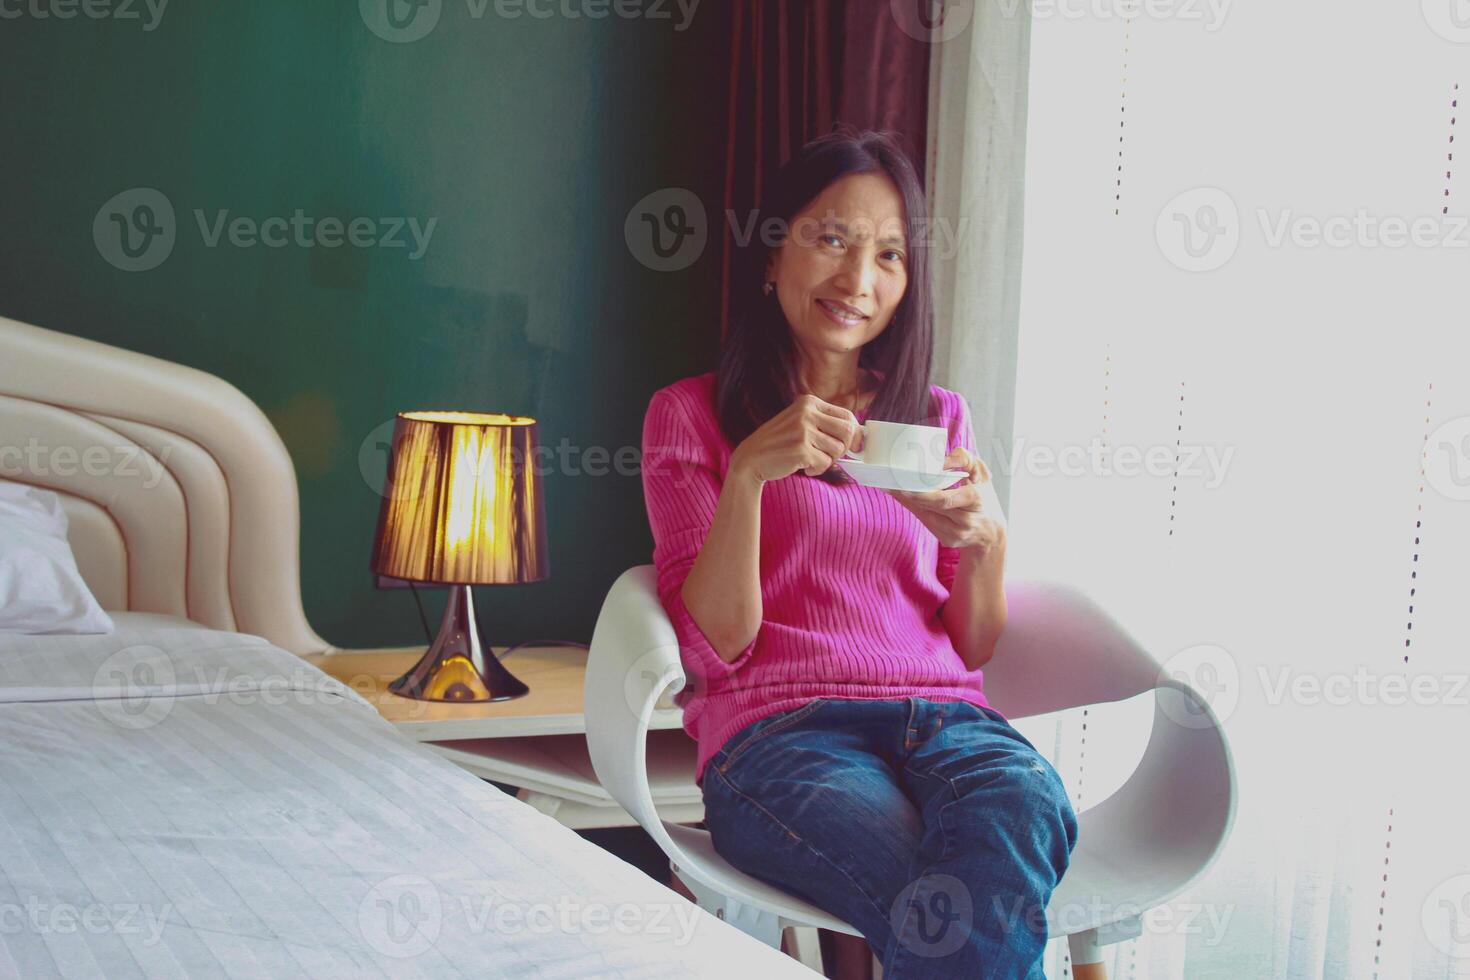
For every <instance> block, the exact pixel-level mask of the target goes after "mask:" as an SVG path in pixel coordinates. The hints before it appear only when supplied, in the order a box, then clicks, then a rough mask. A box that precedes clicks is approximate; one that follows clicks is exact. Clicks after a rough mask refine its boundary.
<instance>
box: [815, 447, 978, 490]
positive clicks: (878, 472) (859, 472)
mask: <svg viewBox="0 0 1470 980" xmlns="http://www.w3.org/2000/svg"><path fill="white" fill-rule="evenodd" d="M837 462H838V463H839V464H840V465H841V466H842V468H843V469H844V470H846V471H847V473H848V474H849V475H850V476H851V477H852V478H853V479H854V480H856V481H857V482H858V483H861V484H862V485H863V486H865V487H873V488H874V489H875V490H909V491H912V492H914V493H928V492H930V491H932V490H945V489H948V488H949V487H952V486H954V485H955V484H956V483H958V482H959V481H960V480H962V479H964V478H965V477H967V476H969V474H968V473H966V472H965V471H964V470H943V471H941V472H939V473H925V472H924V471H923V470H905V469H899V468H897V467H894V466H884V465H882V464H879V463H864V462H863V461H862V460H858V459H852V458H850V457H847V456H841V457H839V458H838V460H837Z"/></svg>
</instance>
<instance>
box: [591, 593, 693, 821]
mask: <svg viewBox="0 0 1470 980" xmlns="http://www.w3.org/2000/svg"><path fill="white" fill-rule="evenodd" d="M590 647H591V648H590V649H589V651H588V654H587V679H586V682H585V687H584V689H583V698H582V699H583V710H584V712H585V714H586V717H587V751H588V754H589V755H590V756H591V759H592V768H593V770H594V771H595V772H596V773H597V779H598V781H599V782H601V783H602V785H603V788H605V789H606V790H607V791H608V793H609V794H610V795H611V796H612V798H613V799H615V800H617V801H618V804H619V805H620V806H622V807H623V809H625V810H627V811H628V812H629V813H630V814H631V815H632V816H633V819H635V820H637V821H638V823H639V824H640V825H642V826H643V827H644V829H646V830H648V831H649V832H650V833H654V828H658V829H659V831H660V832H661V831H662V826H663V825H662V823H661V821H660V820H659V817H658V813H657V811H656V810H655V809H654V805H653V794H652V791H651V790H650V788H649V785H648V767H647V756H646V752H647V743H648V738H647V736H648V725H649V721H650V719H651V718H652V716H653V711H654V708H655V707H656V705H657V702H658V699H659V697H660V695H662V694H663V692H664V691H665V690H670V691H679V690H681V689H682V688H683V686H684V667H683V664H682V663H681V662H680V660H679V639H678V636H677V635H676V634H675V632H674V627H673V624H672V623H670V622H669V618H668V615H667V614H666V613H665V612H664V608H663V604H662V603H661V602H659V598H658V590H657V578H656V575H655V571H654V567H653V566H652V565H638V566H635V567H633V568H630V569H628V570H627V571H626V572H624V573H623V574H622V575H620V576H618V579H617V581H616V582H614V583H613V585H612V588H611V589H609V590H608V593H607V598H606V599H605V600H603V604H602V611H601V613H599V614H598V617H597V625H596V627H594V629H593V632H592V643H591V645H590Z"/></svg>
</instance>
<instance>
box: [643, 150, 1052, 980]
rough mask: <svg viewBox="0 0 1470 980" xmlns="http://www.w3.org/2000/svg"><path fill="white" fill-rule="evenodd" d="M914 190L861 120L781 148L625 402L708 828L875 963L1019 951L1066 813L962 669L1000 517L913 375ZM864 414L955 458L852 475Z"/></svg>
mask: <svg viewBox="0 0 1470 980" xmlns="http://www.w3.org/2000/svg"><path fill="white" fill-rule="evenodd" d="M925 215H926V208H925V204H924V197H923V192H922V190H921V188H920V186H919V182H918V179H917V177H916V176H915V173H914V169H913V167H912V165H911V164H910V163H909V161H908V160H907V159H906V158H905V157H904V155H903V153H902V152H901V151H900V150H899V149H898V148H897V146H896V145H895V144H894V143H893V142H892V141H891V140H889V139H888V138H887V137H885V136H882V135H879V134H874V133H857V134H850V133H837V134H833V135H831V136H828V137H824V138H822V139H819V140H817V141H815V142H813V143H811V144H808V145H807V146H805V147H803V148H802V150H801V151H800V152H799V153H798V154H797V155H796V157H795V158H794V159H793V160H792V161H791V162H790V163H789V164H788V165H787V166H786V167H785V168H784V169H783V170H782V172H781V173H780V175H779V176H778V178H777V180H776V183H775V186H774V188H773V190H772V194H771V199H770V201H769V202H768V206H767V207H766V208H765V209H764V210H763V212H762V214H761V216H760V220H761V222H762V225H764V226H766V227H773V226H779V227H780V228H781V229H783V232H784V233H783V234H781V235H780V236H778V237H776V238H775V239H773V240H771V241H767V242H761V243H757V244H756V245H754V246H752V251H754V250H756V249H759V250H760V255H759V259H758V262H757V263H753V266H754V267H753V269H752V275H751V278H750V280H749V281H748V282H746V283H745V284H744V285H737V291H738V295H739V296H740V297H741V299H742V300H743V301H744V302H743V306H744V309H743V310H742V311H741V315H739V316H738V317H737V318H736V321H735V323H734V325H733V328H732V335H731V337H730V338H729V341H728V343H727V345H726V347H725V350H724V352H723V354H722V357H721V360H720V364H719V369H718V371H716V372H712V373H709V374H704V375H700V376H697V377H692V378H686V379H684V380H683V381H680V382H677V383H676V384H673V385H670V386H669V387H667V388H664V389H662V390H660V391H658V392H657V393H655V395H654V397H653V399H652V401H651V402H650V404H649V407H648V414H647V417H646V419H645V422H644V432H643V442H644V453H643V460H644V470H643V472H644V493H645V498H646V502H647V505H648V513H649V520H650V523H651V526H652V529H653V535H654V541H655V548H654V563H655V565H656V566H657V569H658V588H659V595H660V599H661V600H662V602H663V605H664V608H665V609H666V610H667V612H668V614H669V617H670V619H671V620H672V622H673V624H674V627H675V630H676V631H677V633H678V636H679V642H680V648H681V656H682V660H683V662H684V667H685V670H686V673H687V675H688V684H687V685H686V687H685V689H684V691H683V692H681V694H680V696H679V700H680V703H681V705H682V706H683V708H684V719H685V727H686V728H687V729H688V730H689V732H690V733H691V734H692V735H694V736H695V737H696V738H697V739H698V742H699V754H698V756H699V766H698V773H697V776H696V779H697V781H698V782H699V785H700V786H701V787H702V790H703V793H704V802H705V811H706V825H707V826H708V828H709V830H710V833H711V834H712V836H713V839H714V844H715V848H716V850H718V852H719V853H720V854H721V855H722V856H723V857H724V858H725V859H726V860H728V861H729V862H730V863H731V864H733V865H735V866H736V867H738V868H740V869H742V870H744V871H746V872H747V873H749V874H751V875H754V876H755V877H758V878H761V879H763V880H765V881H768V882H770V883H772V884H774V885H776V886H778V887H780V888H782V889H784V890H786V891H788V892H791V893H793V894H795V895H799V896H801V897H802V898H805V899H806V900H808V901H810V902H811V903H813V904H814V905H817V906H819V907H821V908H823V909H826V910H828V911H829V912H831V913H832V914H834V915H837V916H840V917H841V918H843V919H844V920H846V921H847V922H850V923H851V924H852V925H853V926H854V927H856V928H857V929H858V930H859V931H860V932H862V934H863V936H864V937H865V938H866V939H867V940H868V942H869V943H870V944H871V946H872V947H873V950H874V951H875V952H876V953H877V954H878V956H879V958H880V960H881V961H882V963H883V972H884V976H885V978H891V980H898V978H907V977H935V976H965V977H980V976H984V977H1005V978H1015V977H1040V976H1042V972H1041V967H1040V959H1041V955H1042V951H1043V946H1044V944H1045V940H1046V921H1045V917H1044V909H1045V907H1046V903H1047V901H1048V899H1049V898H1050V895H1051V892H1052V890H1053V888H1054V887H1055V886H1056V883H1057V882H1058V880H1060V878H1061V876H1062V873H1063V872H1064V871H1065V869H1066V866H1067V862H1068V859H1069V856H1070V854H1071V851H1072V848H1073V846H1074V845H1075V843H1076V836H1077V821H1076V816H1075V814H1074V813H1073V810H1072V807H1071V805H1070V803H1069V801H1068V798H1067V793H1066V790H1065V788H1064V787H1063V786H1062V783H1061V780H1060V778H1059V777H1058V776H1057V774H1056V771H1055V770H1054V769H1053V768H1052V767H1051V766H1050V765H1049V764H1048V763H1047V762H1046V760H1045V759H1043V758H1042V757H1041V756H1040V754H1038V753H1037V751H1036V749H1035V748H1034V747H1033V746H1032V745H1031V743H1030V742H1028V741H1027V740H1026V739H1025V738H1024V737H1022V736H1021V735H1020V734H1019V733H1018V732H1017V731H1016V730H1015V729H1014V728H1012V727H1011V726H1010V724H1008V723H1007V722H1006V720H1005V719H1004V718H1003V717H1002V716H1001V715H1000V714H999V713H998V712H996V711H995V710H993V709H991V708H990V707H988V706H987V704H986V701H985V696H984V694H983V693H982V692H981V679H982V672H981V667H982V666H983V665H984V663H985V662H986V660H988V659H989V658H990V656H991V654H992V652H993V651H994V650H995V644H996V640H997V638H998V637H999V635H1000V632H1001V629H1002V627H1003V626H1004V623H1005V615H1006V605H1005V593H1004V589H1003V584H1002V569H1003V566H1004V562H1005V544H1006V535H1005V525H1004V519H1003V517H1002V515H1001V513H1000V510H999V507H998V505H997V504H996V503H995V501H996V498H995V495H994V493H993V491H992V490H991V488H990V474H989V471H988V470H987V469H986V467H985V464H984V463H983V462H981V461H980V460H979V459H977V458H976V456H975V454H974V453H975V440H974V433H973V432H972V431H971V425H970V418H969V410H968V407H967V406H966V404H965V402H964V399H963V398H961V397H960V396H959V395H957V394H956V393H955V392H952V391H948V390H946V389H944V388H941V387H939V386H937V385H931V384H930V383H929V368H930V360H931V354H932V349H933V327H932V322H931V312H930V311H931V304H930V285H929V278H928V277H929V269H928V261H927V255H926V251H925V242H924V235H923V228H924V227H926V222H925V220H924V219H925ZM772 217H775V218H779V219H780V221H779V222H770V219H771V218H772ZM757 275H758V276H759V278H757ZM868 418H874V419H887V420H891V421H903V422H917V423H928V424H934V425H943V426H945V427H946V428H947V429H948V431H949V444H950V446H951V447H952V448H951V449H950V451H949V454H948V457H947V458H946V460H945V464H946V469H962V470H964V471H965V472H966V473H967V474H968V475H967V477H966V478H965V479H964V480H963V481H962V482H961V483H960V484H959V485H957V486H955V487H952V488H950V489H947V490H941V491H934V492H932V493H906V492H902V491H883V490H876V489H871V488H868V487H864V486H861V485H858V484H856V483H855V482H853V481H852V480H851V479H850V478H849V477H846V476H845V475H844V474H843V472H842V471H841V468H840V467H836V466H834V465H833V463H834V460H836V459H837V458H838V457H840V456H842V455H843V454H844V453H846V452H848V451H850V450H858V449H860V448H861V446H862V430H861V428H860V425H861V423H862V422H863V421H864V420H866V419H868Z"/></svg>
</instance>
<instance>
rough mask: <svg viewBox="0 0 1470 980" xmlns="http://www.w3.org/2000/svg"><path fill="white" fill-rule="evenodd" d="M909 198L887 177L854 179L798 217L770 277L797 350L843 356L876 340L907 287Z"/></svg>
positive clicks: (775, 258)
mask: <svg viewBox="0 0 1470 980" xmlns="http://www.w3.org/2000/svg"><path fill="white" fill-rule="evenodd" d="M904 231H905V228H904V213H903V199H902V198H901V197H900V196H899V193H898V188H897V187H896V186H895V185H894V183H893V181H892V180H890V179H889V178H888V177H887V176H885V175H883V174H851V175H849V176H847V177H843V178H842V179H840V180H838V181H836V182H834V183H833V184H831V185H829V186H828V187H827V188H826V189H825V190H824V191H822V193H821V194H819V195H817V197H816V199H815V200H814V201H812V202H811V204H809V205H808V206H807V207H806V209H805V210H803V211H802V212H801V213H800V214H798V215H796V217H795V218H793V219H792V222H791V228H790V230H789V231H788V233H787V236H786V240H785V241H784V242H782V244H781V246H780V247H779V248H778V249H776V250H775V251H774V252H773V253H772V255H771V260H770V263H769V265H768V266H767V269H766V279H767V280H768V281H774V282H775V284H776V296H777V298H778V299H779V300H780V303H781V310H782V312H784V313H785V314H786V322H787V323H789V324H790V325H791V332H792V334H793V335H794V337H795V338H796V342H797V345H798V346H799V347H800V348H802V349H804V350H805V351H807V352H810V353H817V352H819V351H828V352H832V353H845V352H848V351H854V350H858V349H859V348H861V347H862V346H863V345H864V344H866V343H867V342H868V341H870V340H872V339H873V338H874V337H876V336H878V335H879V334H880V333H882V332H883V330H884V328H885V327H887V326H888V321H889V320H891V319H892V318H893V311H894V310H896V309H897V308H898V304H899V301H900V300H902V299H903V292H904V288H905V287H906V286H907V285H908V243H907V241H906V240H905V236H904Z"/></svg>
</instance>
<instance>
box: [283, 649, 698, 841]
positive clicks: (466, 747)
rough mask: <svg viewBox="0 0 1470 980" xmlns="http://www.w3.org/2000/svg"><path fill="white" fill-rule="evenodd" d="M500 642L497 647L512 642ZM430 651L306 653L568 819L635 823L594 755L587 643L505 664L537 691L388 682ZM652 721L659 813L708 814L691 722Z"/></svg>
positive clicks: (408, 727) (485, 772)
mask: <svg viewBox="0 0 1470 980" xmlns="http://www.w3.org/2000/svg"><path fill="white" fill-rule="evenodd" d="M494 650H495V654H496V656H499V655H500V654H501V653H502V652H503V651H504V650H505V648H504V647H495V648H494ZM423 654H424V648H423V647H400V648H395V649H383V650H334V651H332V652H330V653H324V654H315V655H312V656H307V657H303V658H302V659H303V660H305V661H306V662H307V663H309V664H312V665H313V666H315V667H319V668H320V669H321V670H322V671H324V672H325V673H327V674H329V675H331V676H332V677H335V678H336V679H337V680H339V681H341V682H342V683H344V684H346V685H347V686H348V687H350V688H352V689H353V690H354V691H356V692H357V693H358V694H360V695H361V696H362V697H363V699H364V700H366V701H367V702H368V703H370V704H371V705H373V707H375V708H377V709H378V713H379V714H381V715H382V716H383V717H384V718H385V719H387V720H388V721H390V722H392V723H393V724H394V726H396V727H397V728H398V729H399V730H400V731H402V732H403V734H405V735H407V736H408V737H409V738H411V739H413V740H415V741H418V742H423V743H424V744H425V745H427V746H428V747H429V748H430V749H432V750H433V751H434V752H436V753H438V754H439V755H442V756H444V757H445V758H446V759H449V760H450V761H451V762H453V763H455V764H456V765H458V766H459V767H460V768H462V769H465V770H466V771H468V772H471V773H473V774H475V775H476V776H479V777H481V778H483V779H490V780H494V781H495V782H497V783H506V784H509V785H511V786H515V787H516V788H517V790H518V792H517V794H516V795H517V797H518V798H519V799H521V800H523V801H525V802H526V803H529V804H530V805H531V806H534V807H535V808H536V809H538V810H540V811H541V812H542V813H545V814H547V815H549V816H552V817H554V818H555V819H556V820H558V821H559V822H560V823H563V824H565V825H566V826H568V827H571V828H573V829H575V830H584V829H589V828H595V827H632V826H635V825H636V822H635V821H634V820H633V818H632V817H631V816H629V815H628V813H627V811H626V810H624V809H623V808H622V807H620V806H618V805H617V804H616V803H614V802H613V800H612V797H610V796H609V795H608V794H607V792H606V791H605V790H604V789H603V788H602V786H601V784H599V783H598V782H597V777H596V775H595V774H594V772H593V770H592V761H591V759H590V758H589V757H588V755H587V738H586V735H587V721H586V718H585V717H584V716H583V714H582V685H583V681H584V680H585V676H586V667H587V651H585V650H582V649H579V648H577V647H553V646H547V647H519V648H517V649H516V651H515V652H514V653H513V654H511V655H510V657H509V658H508V659H507V660H506V661H505V664H506V666H507V667H508V668H509V669H510V671H511V672H512V673H513V674H515V675H516V676H517V677H519V678H520V679H521V680H522V681H524V682H525V683H526V686H527V687H529V688H530V689H531V692H530V693H529V694H527V695H525V696H524V697H520V698H514V699H512V700H510V701H491V702H488V703H484V704H455V703H450V702H441V701H415V700H412V699H410V698H402V697H399V696H398V695H396V694H393V693H392V692H391V691H389V690H388V685H389V684H390V683H392V682H393V680H394V679H395V678H397V677H399V676H400V675H402V674H403V673H404V672H405V671H407V670H408V669H409V668H410V667H412V666H413V665H414V664H415V663H416V662H417V661H418V659H419V658H420V657H421V656H423ZM649 728H650V732H649V739H648V766H649V779H650V782H651V785H652V787H653V800H654V805H655V806H656V807H657V808H658V811H659V814H660V815H661V816H662V817H663V818H664V819H666V820H669V821H672V822H679V823H692V822H694V821H698V820H702V819H704V801H703V798H702V796H701V794H700V791H699V788H698V787H697V786H695V785H694V765H695V759H696V745H695V742H694V740H693V739H691V738H690V737H689V736H688V735H687V734H685V732H684V730H683V712H682V711H681V710H680V709H679V708H677V707H675V706H673V705H672V704H668V705H667V707H660V708H658V709H657V710H655V711H654V714H653V719H652V721H651V722H650V724H649Z"/></svg>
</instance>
